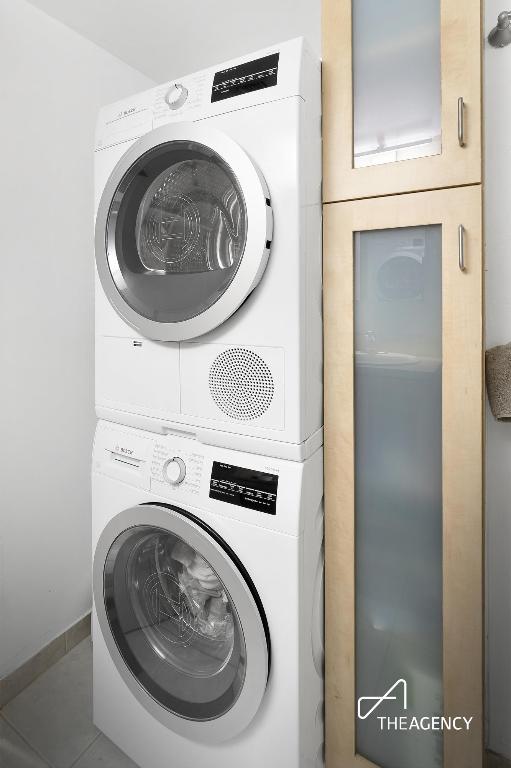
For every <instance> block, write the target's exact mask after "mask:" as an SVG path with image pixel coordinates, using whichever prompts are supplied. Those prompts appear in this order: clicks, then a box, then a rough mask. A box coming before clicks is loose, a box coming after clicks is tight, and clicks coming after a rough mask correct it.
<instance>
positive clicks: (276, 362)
mask: <svg viewBox="0 0 511 768" xmlns="http://www.w3.org/2000/svg"><path fill="white" fill-rule="evenodd" d="M276 56H277V57H278V73H277V74H275V69H271V68H269V69H267V70H265V71H264V72H263V75H264V76H265V73H266V74H267V73H268V72H269V73H270V75H272V73H273V75H272V76H273V77H274V80H275V83H274V84H271V85H269V86H268V87H264V88H259V89H258V90H252V91H250V90H249V91H248V92H244V91H243V88H242V89H241V90H236V91H234V92H233V93H227V91H226V93H227V96H226V93H222V94H220V96H217V97H215V98H218V100H215V101H212V94H213V93H216V92H217V91H215V90H214V89H217V90H218V88H224V85H223V84H225V83H227V84H228V85H227V86H225V88H227V90H228V88H229V87H231V86H229V82H231V84H232V82H236V83H239V80H240V79H241V80H242V81H243V82H244V80H243V78H244V77H245V75H243V74H240V73H243V72H252V75H254V71H255V70H257V69H258V65H257V62H260V61H262V62H263V65H261V66H262V67H263V68H264V67H265V66H267V65H266V64H264V62H268V61H270V62H272V61H273V62H275V61H276V59H275V57H276ZM226 73H227V74H226ZM231 75H232V77H231ZM219 82H220V85H218V83H219ZM270 82H273V80H272V81H270ZM235 87H236V88H237V87H238V86H237V85H236V86H235ZM183 96H184V100H183ZM320 110H321V106H320V64H319V61H318V60H317V59H316V57H315V56H314V55H313V54H312V53H311V52H310V51H309V49H308V47H307V46H306V44H305V43H304V41H303V40H301V39H297V40H292V41H289V42H287V43H284V44H282V45H279V46H275V47H273V48H271V49H267V50H265V51H260V52H258V53H256V54H252V55H250V56H246V57H243V58H240V59H238V60H236V61H233V62H228V63H226V64H222V65H220V66H217V67H213V68H211V69H208V70H204V71H202V72H199V73H196V74H193V75H190V76H188V77H183V78H181V79H180V80H179V81H176V82H171V83H166V84H164V85H162V86H159V87H157V88H154V89H151V90H149V91H146V92H144V93H142V94H139V95H138V96H135V97H133V98H132V99H128V100H125V101H122V102H118V103H116V104H114V105H111V106H109V107H106V108H104V109H103V110H102V111H101V113H100V116H99V121H98V127H97V136H96V152H95V189H96V222H97V227H96V262H97V266H98V270H99V275H98V279H97V281H96V410H97V414H98V417H99V418H103V419H108V420H110V421H117V422H119V423H124V424H129V425H131V426H134V427H139V428H144V429H148V430H151V431H155V432H163V433H164V432H166V431H169V430H170V431H174V432H176V431H178V432H179V433H184V434H189V435H190V436H193V437H196V438H198V439H199V440H201V441H202V442H204V443H210V444H218V445H225V446H228V447H230V448H231V447H232V448H237V449H239V450H246V451H253V452H258V453H263V454H266V455H271V456H274V457H282V458H289V459H293V460H302V459H304V458H306V457H307V456H308V455H310V454H311V453H313V452H314V451H315V450H316V449H317V448H318V447H319V446H320V445H321V444H322V424H323V416H322V315H321V312H322V282H321V281H322V276H321V269H322V267H321V115H320ZM162 147H163V148H165V147H170V148H171V149H172V151H174V150H173V148H175V147H177V148H178V150H179V152H184V154H182V155H179V157H183V158H184V160H183V161H182V162H181V163H180V164H178V165H179V168H181V169H182V170H181V176H180V177H179V178H178V179H177V180H176V177H173V178H172V179H170V180H169V179H167V180H165V173H163V175H162V176H160V177H158V175H157V173H158V171H159V170H161V168H162V167H163V166H164V164H165V161H164V160H161V159H159V156H157V154H156V155H154V159H153V154H151V153H155V152H156V153H158V152H162V151H163V150H162V149H161V148H162ZM204 147H205V148H206V149H204ZM185 150H186V151H188V152H189V153H191V154H188V155H187V154H186V152H185ZM203 151H204V152H209V153H210V154H211V157H213V161H212V162H211V163H210V166H211V165H214V164H215V162H216V166H215V169H214V173H216V174H217V175H216V176H215V181H214V183H215V184H217V186H218V185H220V186H222V185H224V186H223V187H222V190H223V192H224V200H225V199H227V198H228V200H227V202H229V201H231V202H230V204H231V205H232V207H235V208H236V211H237V214H236V215H237V216H238V219H237V220H236V227H237V234H236V233H234V235H233V232H232V230H233V227H234V225H233V222H232V221H231V226H230V229H229V226H225V227H222V226H221V225H222V223H224V224H225V219H226V216H227V215H228V212H227V213H226V211H221V212H220V214H218V208H216V209H215V212H214V215H213V214H212V215H211V221H213V219H214V218H215V222H216V223H214V224H212V226H213V228H214V227H215V226H217V224H218V227H217V229H216V230H215V231H214V233H213V234H214V235H215V237H217V238H218V239H220V238H221V236H222V237H224V238H227V239H229V237H231V235H232V238H231V243H230V246H229V248H230V254H231V257H232V258H231V261H232V263H233V264H234V262H235V260H236V259H237V258H239V263H238V266H237V268H235V267H234V266H233V267H230V266H229V265H227V267H226V265H225V264H224V265H221V266H222V268H219V269H216V267H215V266H212V265H211V261H212V257H211V247H210V246H211V242H212V241H213V240H214V239H215V237H213V235H212V234H210V235H208V238H209V239H208V241H207V244H206V245H204V243H205V242H206V241H204V242H203V241H201V243H202V245H200V247H199V245H197V243H198V242H199V241H198V240H197V238H199V236H201V237H202V235H200V232H199V230H200V227H199V226H198V225H197V221H198V219H199V210H198V209H199V207H200V206H201V205H203V204H204V205H206V204H207V203H204V200H203V199H202V198H201V199H200V200H198V198H197V199H196V200H192V199H191V194H189V190H190V189H192V187H193V179H196V178H197V174H198V173H199V172H198V171H197V168H199V170H200V169H203V168H205V167H206V163H205V161H204V159H201V157H202V155H201V152H203ZM147 158H149V160H148V159H147ZM215 158H216V159H217V161H218V162H217V161H215ZM218 158H221V159H222V161H223V162H224V166H222V168H220V170H218V167H219V164H221V162H220V160H218ZM150 162H151V163H153V165H154V168H156V170H154V175H155V177H156V180H155V181H154V182H153V186H152V187H151V186H150V179H149V180H147V181H145V184H146V186H147V185H148V184H149V191H148V192H147V194H146V196H145V197H143V191H144V189H145V187H144V186H143V178H142V177H143V176H144V173H146V170H147V167H149V165H150ZM169 162H170V161H169ZM172 162H173V161H172ZM208 162H209V161H208ZM137 163H138V165H137ZM158 163H160V165H158ZM162 163H163V165H162ZM144 164H146V165H144ZM137 169H138V170H137ZM229 169H230V170H229ZM230 171H232V173H231V174H230V178H231V180H232V179H234V180H233V181H232V184H231V185H230V187H229V191H228V192H227V191H225V190H227V186H228V185H227V182H226V181H225V179H226V176H225V174H229V173H230ZM205 173H206V171H205ZM208 173H209V171H208ZM146 175H148V176H149V175H150V174H149V173H146ZM207 178H208V179H209V178H210V177H209V176H208V177H207ZM133 179H135V181H133V183H132V180H133ZM141 179H142V181H141ZM162 179H164V181H162ZM183 179H184V181H183ZM219 179H220V181H219ZM181 182H182V183H183V184H186V185H187V187H186V194H185V192H179V193H177V192H176V194H174V192H175V190H176V188H177V187H178V186H179V184H180V183H181ZM208 183H209V182H208ZM211 183H212V184H213V182H211ZM137 184H138V185H139V187H140V189H141V190H142V192H136V193H133V195H134V197H133V200H134V201H135V202H130V199H129V197H128V193H129V190H130V188H131V187H136V186H137ZM236 184H237V187H236ZM140 185H142V186H140ZM182 189H184V187H183V188H182ZM236 189H237V191H236ZM151 190H152V191H151ZM169 190H171V191H169ZM136 194H138V195H139V197H138V198H137V197H136ZM147 195H149V198H150V197H151V195H153V200H152V202H151V201H150V202H149V203H148V202H147V199H146V198H147ZM229 195H230V197H229ZM171 196H173V197H172V200H171V203H170V209H171V210H170V213H169V212H168V211H167V213H165V211H164V213H163V214H162V212H161V210H160V211H158V217H159V218H158V217H157V216H156V214H154V200H155V199H161V198H165V199H166V201H167V202H168V200H169V198H170V197H171ZM192 196H193V194H192ZM178 198H179V206H178V207H179V211H178V212H177V213H176V199H178ZM233 198H236V200H237V202H234V203H233V202H232V200H233ZM124 200H127V201H128V202H126V203H124V202H123V201H124ZM141 200H142V202H140V201H141ZM144 200H145V201H146V202H145V203H144ZM197 200H198V202H197ZM240 201H241V202H240ZM139 203H140V204H139ZM123 205H124V209H123V207H122V206H123ZM144 205H145V209H144V210H146V212H147V210H149V215H148V216H149V218H148V220H149V224H148V223H147V216H146V219H144V218H143V216H142V218H140V216H141V215H142V214H141V213H140V211H142V209H143V208H144ZM130 206H131V207H130ZM151 206H153V208H151ZM236 206H237V207H236ZM240 206H241V207H242V208H243V206H244V210H245V214H244V215H245V218H244V219H243V221H244V224H243V222H242V221H241V219H242V218H243V217H242V216H241V214H240V213H239V211H240V210H241V209H240ZM226 207H227V208H228V207H229V206H228V205H227V204H226ZM137 211H138V213H137ZM151 211H152V212H153V213H151ZM153 214H154V215H153ZM240 217H241V218H240ZM139 219H140V221H139ZM137 222H138V223H137ZM140 222H142V223H141V224H140ZM144 222H145V224H144ZM240 222H241V223H240ZM242 225H243V226H244V227H245V230H244V233H245V234H244V237H245V241H244V242H245V251H244V252H243V253H242V255H241V256H240V252H241V250H242V249H241V246H240V241H241V240H240V239H242V233H241V230H242V229H243V226H242ZM144 226H145V228H144ZM236 227H234V228H236ZM135 230H136V232H137V233H138V235H135V234H134V232H135ZM221 230H222V231H221ZM226 230H227V234H226ZM219 232H220V234H219ZM126 233H128V234H126ZM155 233H156V234H155ZM235 235H236V236H235ZM137 237H138V239H137ZM236 237H237V239H236ZM141 238H142V239H141ZM194 238H195V240H194ZM141 242H142V244H143V245H142V247H143V248H146V250H149V251H150V253H149V257H148V258H149V260H150V261H151V260H152V261H151V263H150V264H148V265H147V264H145V266H144V265H142V266H141V265H140V263H139V262H138V261H137V265H138V266H137V267H136V268H135V270H134V271H130V270H132V267H130V259H131V261H133V259H135V260H136V259H137V258H138V257H137V253H136V248H138V249H139V251H140V247H141V246H140V243H141ZM169 243H170V247H171V248H174V251H173V252H172V253H173V254H174V255H173V256H171V257H169V259H170V261H168V262H165V263H164V264H163V266H162V267H161V269H159V268H158V266H161V264H160V262H158V259H165V258H166V257H165V256H162V252H163V251H162V249H163V246H165V247H167V246H168V245H169ZM176 243H178V245H177V246H176ZM182 243H184V245H182ZM233 243H234V244H233ZM190 244H191V245H190ZM192 247H196V251H195V252H194V257H196V261H199V262H201V265H202V266H201V265H199V266H195V267H193V269H197V270H199V272H200V270H201V269H202V272H200V273H194V274H192V275H190V274H188V275H177V276H176V274H175V272H176V271H179V270H180V269H181V268H182V267H181V266H180V264H181V263H182V262H180V261H179V259H181V256H182V254H183V253H184V252H185V251H186V253H187V254H188V253H190V252H191V251H190V248H192ZM151 248H152V250H151ZM176 248H177V251H176ZM200 248H201V249H202V250H200ZM207 248H210V251H208V252H207V253H206V251H207ZM123 249H124V250H123ZM130 249H131V250H130ZM179 249H181V250H179ZM186 249H188V250H186ZM240 249H241V250H240ZM199 250H200V253H199ZM227 250H229V249H227ZM220 251H221V254H220V256H218V253H216V254H214V255H215V257H217V256H218V260H221V258H223V255H222V254H225V251H226V249H225V248H223V249H222V248H220V249H219V252H220ZM176 253H177V254H178V255H177V256H176ZM124 254H125V255H124ZM205 254H206V255H205ZM236 254H237V255H236ZM173 258H174V259H175V261H174V262H172V259H173ZM123 259H124V261H123ZM176 259H177V261H176ZM146 262H147V259H146ZM178 262H179V263H178ZM206 262H207V264H206ZM183 263H184V262H183ZM230 263H231V262H229V264H230ZM126 265H127V266H126ZM205 265H206V266H205ZM217 266H218V265H217ZM224 267H226V268H224ZM137 269H138V272H137ZM215 269H216V271H215ZM229 270H231V272H232V276H231V277H232V279H231V282H230V283H229V284H228V285H227V287H226V288H225V286H223V284H222V286H223V287H221V288H218V293H219V294H220V292H221V291H223V293H221V295H220V296H219V298H218V299H217V300H216V301H213V303H211V301H212V299H211V295H212V294H211V295H210V293H207V291H209V288H208V289H207V290H206V288H203V285H205V282H204V281H206V282H207V281H208V280H213V279H214V280H217V279H219V280H222V279H223V277H224V276H225V275H227V274H228V273H229ZM126 275H127V276H126ZM218 276H220V277H218ZM162 281H166V282H162ZM179 281H181V282H179ZM224 282H228V281H227V278H226V280H225V281H224ZM160 285H169V286H173V288H172V290H174V298H173V300H172V301H173V302H174V303H175V304H176V306H177V304H179V303H180V302H181V303H182V304H183V307H184V309H183V311H182V312H180V313H174V314H173V309H172V311H171V309H169V308H168V307H166V306H164V302H165V300H166V299H165V296H166V293H165V291H164V290H159V289H157V288H155V286H160ZM190 285H193V286H194V288H193V289H190V291H191V290H193V291H196V294H195V295H197V296H198V295H199V294H200V297H199V298H197V308H196V309H195V310H194V309H193V300H192V307H191V309H190V307H189V306H188V303H187V302H189V299H188V293H187V291H188V288H187V287H186V286H190ZM133 286H134V288H133ZM137 286H141V287H140V291H139V294H137V295H136V296H135V295H134V297H132V296H131V291H132V289H133V291H134V292H136V291H137V290H138V288H137ZM176 286H177V288H176ZM181 286H185V287H184V288H183V290H181ZM197 286H199V287H198V288H197ZM153 294H154V295H155V296H156V294H157V297H156V298H155V302H156V303H158V302H160V304H158V307H159V309H158V310H156V309H155V310H154V312H153V311H152V310H151V308H150V307H149V309H146V307H147V305H148V304H150V302H151V296H152V295H153ZM215 295H216V294H215ZM162 302H163V303H162ZM199 305H200V307H199ZM144 313H145V314H144ZM159 318H160V320H162V321H161V322H160V320H159Z"/></svg>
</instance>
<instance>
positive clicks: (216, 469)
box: [209, 461, 279, 515]
mask: <svg viewBox="0 0 511 768" xmlns="http://www.w3.org/2000/svg"><path fill="white" fill-rule="evenodd" d="M278 485H279V478H278V475H274V474H270V473H269V472H261V471H260V470H256V469H248V468H247V467H237V466H235V465H234V464H228V463H227V462H225V461H213V466H212V469H211V478H210V481H209V498H210V499H216V500H217V501H224V502H226V503H227V504H234V505H235V506H237V507H245V509H253V510H255V511H256V512H265V513H266V514H267V515H276V514H277V490H278Z"/></svg>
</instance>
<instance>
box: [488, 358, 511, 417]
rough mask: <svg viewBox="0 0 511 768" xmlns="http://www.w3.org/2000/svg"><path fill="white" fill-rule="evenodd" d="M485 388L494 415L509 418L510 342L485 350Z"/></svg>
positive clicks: (510, 407)
mask: <svg viewBox="0 0 511 768" xmlns="http://www.w3.org/2000/svg"><path fill="white" fill-rule="evenodd" d="M486 389H487V390H488V399H489V401H490V408H491V412H492V413H493V415H494V417H495V418H496V419H497V420H499V421H506V420H508V419H509V420H511V344H503V345H502V346H499V347H493V348H492V349H489V350H488V351H487V352H486Z"/></svg>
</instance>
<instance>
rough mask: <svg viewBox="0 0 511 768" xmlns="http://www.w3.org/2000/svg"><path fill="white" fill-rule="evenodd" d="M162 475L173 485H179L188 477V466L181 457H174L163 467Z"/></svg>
mask: <svg viewBox="0 0 511 768" xmlns="http://www.w3.org/2000/svg"><path fill="white" fill-rule="evenodd" d="M162 474H163V477H164V479H165V480H166V481H167V482H168V483H170V484H171V485H179V484H180V483H182V482H183V480H184V479H185V477H186V464H185V463H184V461H183V459H182V458H180V457H179V456H173V458H172V459H167V461H166V462H165V464H164V465H163V468H162Z"/></svg>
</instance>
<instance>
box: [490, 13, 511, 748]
mask: <svg viewBox="0 0 511 768" xmlns="http://www.w3.org/2000/svg"><path fill="white" fill-rule="evenodd" d="M502 9H503V5H502V2H501V0H486V12H485V13H486V23H485V30H486V33H488V32H489V30H490V29H491V28H492V27H493V26H495V24H496V19H497V15H498V13H500V11H502ZM485 69H486V72H485V114H486V117H485V132H486V154H485V161H486V174H485V183H486V190H485V194H486V203H485V216H486V222H485V229H486V265H487V272H486V324H487V325H486V327H487V346H488V347H492V346H494V345H495V344H503V343H508V342H510V341H511V228H510V225H509V221H510V218H511V99H510V97H509V94H510V87H511V48H504V49H502V50H496V49H495V48H491V47H490V46H489V45H488V43H486V48H485ZM487 418H488V421H487V476H486V482H487V492H486V495H487V508H486V518H487V573H488V583H487V611H488V639H487V656H488V677H487V686H488V690H487V697H488V721H489V722H488V737H489V747H490V748H491V749H492V750H494V751H495V752H499V753H500V754H504V755H507V756H508V757H511V423H510V424H499V423H497V422H495V420H494V419H493V417H492V415H491V413H490V412H489V411H488V417H487Z"/></svg>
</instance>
